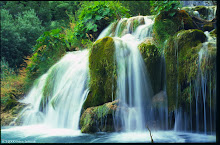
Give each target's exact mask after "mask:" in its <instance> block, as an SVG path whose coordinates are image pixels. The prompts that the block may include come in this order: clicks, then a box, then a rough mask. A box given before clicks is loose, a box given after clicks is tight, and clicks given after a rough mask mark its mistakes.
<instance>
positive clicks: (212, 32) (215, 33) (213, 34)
mask: <svg viewBox="0 0 220 145" xmlns="http://www.w3.org/2000/svg"><path fill="white" fill-rule="evenodd" d="M210 35H211V36H212V37H217V31H216V29H214V30H212V31H211V32H210Z"/></svg>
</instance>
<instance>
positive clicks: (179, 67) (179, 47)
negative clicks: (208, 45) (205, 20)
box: [165, 29, 206, 110]
mask: <svg viewBox="0 0 220 145" xmlns="http://www.w3.org/2000/svg"><path fill="white" fill-rule="evenodd" d="M205 40H206V36H205V34H204V33H203V32H202V31H201V30H197V29H193V30H182V31H180V32H178V33H176V34H175V35H174V36H173V37H171V38H170V39H169V40H168V42H167V45H166V46H165V59H166V78H167V96H168V105H169V109H170V110H173V109H174V108H175V105H176V100H177V97H178V98H179V99H178V100H179V101H178V103H179V104H182V101H186V100H185V99H186V98H187V97H185V99H184V97H182V98H181V97H180V96H181V95H183V96H184V95H185V94H186V90H185V89H186V88H187V87H188V86H189V83H190V81H191V80H194V79H195V77H196V74H197V71H198V52H199V50H200V49H201V47H202V42H204V41H205ZM177 58H178V60H177ZM177 84H178V90H177Z"/></svg>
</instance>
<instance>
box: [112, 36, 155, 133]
mask: <svg viewBox="0 0 220 145" xmlns="http://www.w3.org/2000/svg"><path fill="white" fill-rule="evenodd" d="M134 40H135V38H134V37H133V36H132V35H131V34H127V35H125V36H123V37H122V38H115V45H116V61H117V66H118V68H117V74H118V80H117V82H118V83H117V87H118V90H117V97H118V99H119V102H120V104H119V106H124V107H126V108H127V111H122V112H120V114H121V115H120V116H121V117H122V118H121V121H122V122H121V124H122V128H123V131H143V130H144V129H145V123H144V120H145V118H144V117H145V115H144V110H143V99H144V97H145V98H146V97H148V100H147V101H146V102H148V103H149V102H150V98H149V97H150V96H151V94H150V86H149V84H148V81H147V79H146V77H147V74H146V72H145V70H146V68H145V64H144V61H143V60H142V57H141V54H140V52H139V50H138V48H137V46H138V42H137V41H136V43H135V41H134Z"/></svg>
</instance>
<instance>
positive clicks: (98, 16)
mask: <svg viewBox="0 0 220 145" xmlns="http://www.w3.org/2000/svg"><path fill="white" fill-rule="evenodd" d="M102 18H103V16H100V15H96V16H95V19H96V20H101V19H102Z"/></svg>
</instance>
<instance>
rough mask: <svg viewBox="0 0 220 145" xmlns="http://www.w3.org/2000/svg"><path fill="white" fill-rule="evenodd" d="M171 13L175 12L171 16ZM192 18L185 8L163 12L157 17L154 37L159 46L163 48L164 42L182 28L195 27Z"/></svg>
mask: <svg viewBox="0 0 220 145" xmlns="http://www.w3.org/2000/svg"><path fill="white" fill-rule="evenodd" d="M170 13H175V14H174V16H170V15H169V14H170ZM194 28H195V26H194V24H193V21H192V18H191V17H190V16H189V15H188V13H186V11H184V10H180V11H178V10H174V11H168V12H166V11H165V12H162V13H160V14H159V15H158V16H157V17H156V18H155V23H154V26H153V37H154V40H155V42H156V45H157V47H159V48H162V47H163V46H164V45H163V44H164V42H165V41H166V40H167V39H168V38H169V37H170V36H173V35H174V34H175V33H176V32H178V31H179V30H181V29H185V30H188V29H194Z"/></svg>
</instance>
